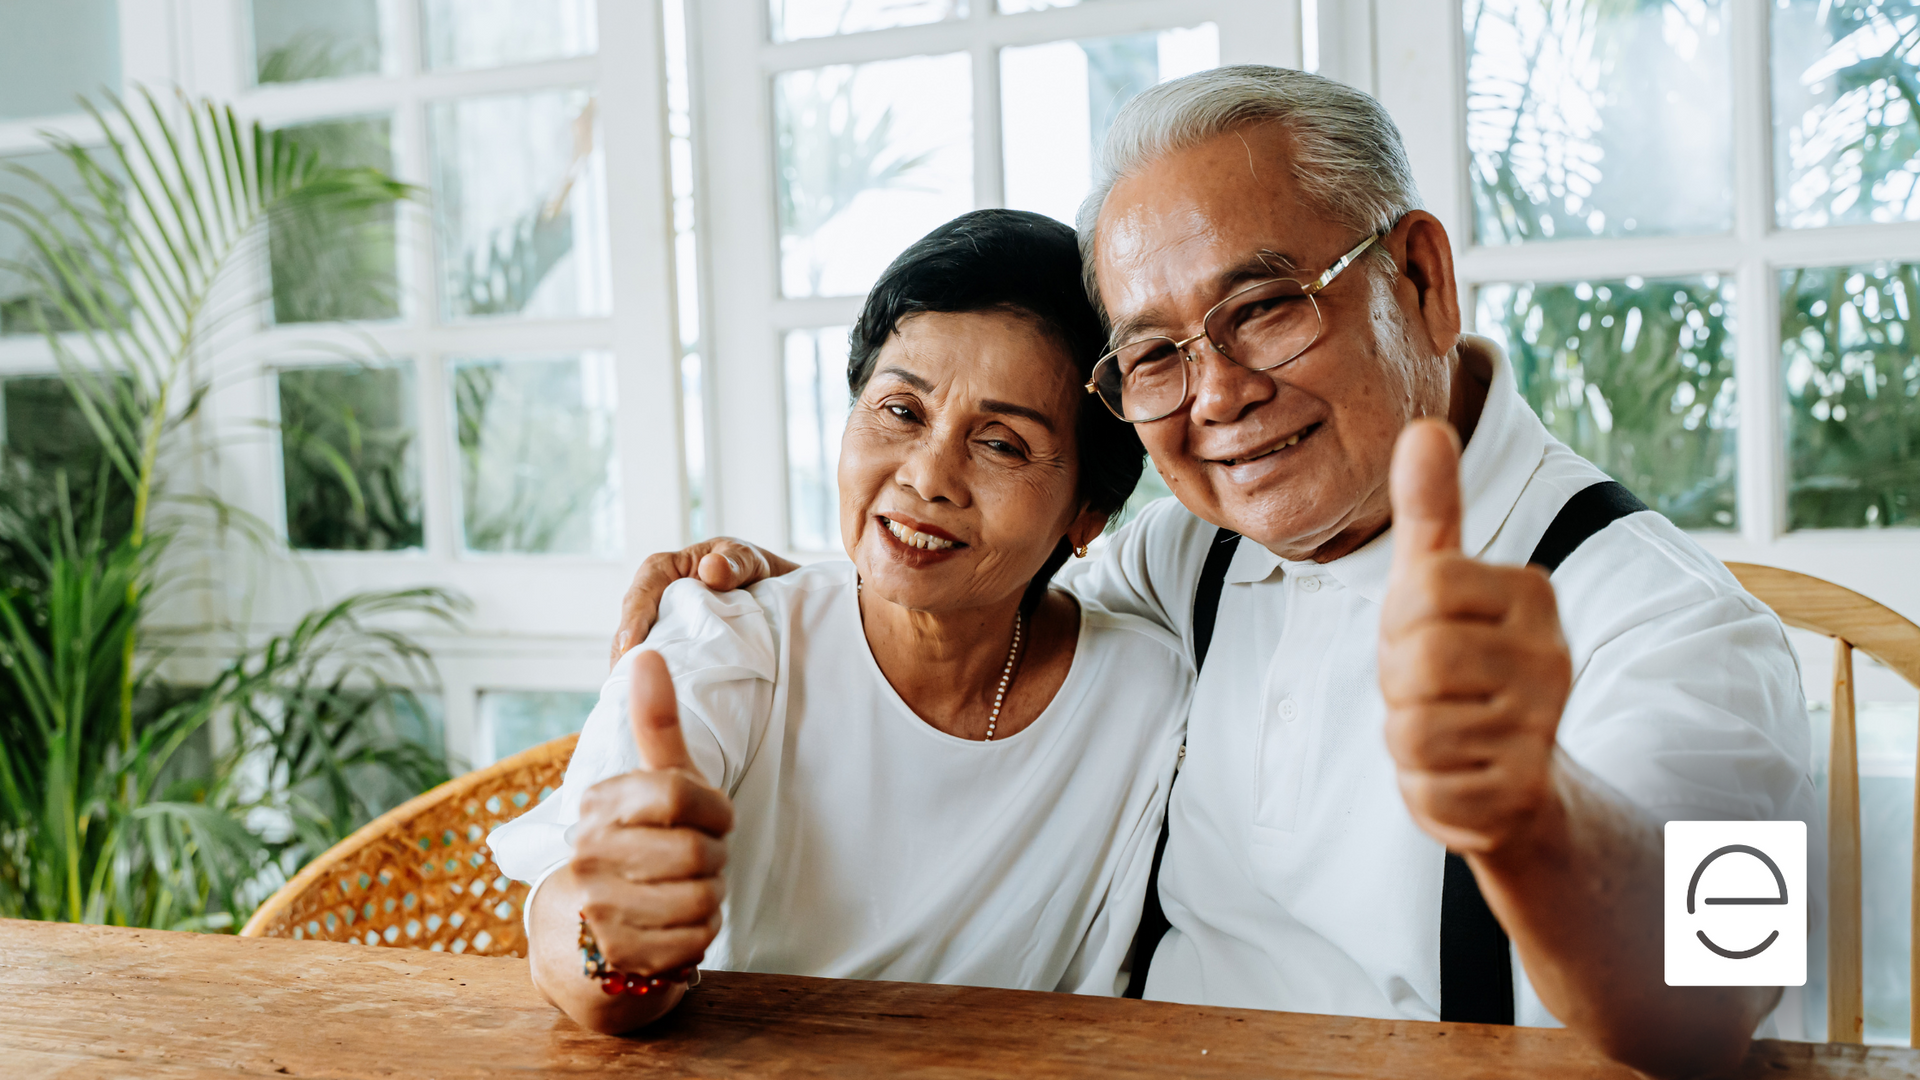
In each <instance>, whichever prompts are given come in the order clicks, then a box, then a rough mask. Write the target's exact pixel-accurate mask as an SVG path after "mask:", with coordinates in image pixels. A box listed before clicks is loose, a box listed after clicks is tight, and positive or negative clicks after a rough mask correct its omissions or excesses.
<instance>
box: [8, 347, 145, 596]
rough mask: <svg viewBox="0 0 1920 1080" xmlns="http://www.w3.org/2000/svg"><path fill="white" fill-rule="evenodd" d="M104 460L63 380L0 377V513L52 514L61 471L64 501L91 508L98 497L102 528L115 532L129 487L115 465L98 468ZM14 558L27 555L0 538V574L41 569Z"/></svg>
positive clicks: (78, 509)
mask: <svg viewBox="0 0 1920 1080" xmlns="http://www.w3.org/2000/svg"><path fill="white" fill-rule="evenodd" d="M121 383H122V388H123V389H124V390H125V391H127V392H131V391H132V390H133V387H132V386H131V385H129V384H127V383H126V382H125V380H124V379H122V380H121ZM105 459H106V455H105V454H104V453H103V452H102V451H101V448H100V440H99V438H98V437H97V436H95V435H94V432H93V427H92V425H90V424H88V423H87V418H86V416H85V414H83V413H82V412H81V411H80V406H79V405H78V404H77V403H76V402H75V401H74V400H73V392H72V391H71V390H69V389H68V388H67V384H66V381H65V380H63V379H61V378H60V377H59V376H58V375H16V376H13V377H12V378H9V379H5V380H0V513H4V514H8V515H17V516H18V517H19V518H22V519H25V520H30V521H53V520H57V519H58V515H59V513H60V488H59V476H60V474H62V473H64V474H65V476H66V487H67V496H66V499H67V505H68V506H70V507H72V508H73V510H74V512H75V513H76V515H85V514H89V513H92V512H93V511H94V510H95V509H96V508H98V507H99V506H100V505H101V502H102V501H104V503H105V505H106V512H107V518H106V522H105V526H106V535H108V536H120V535H123V534H124V532H125V530H126V529H127V528H129V527H130V526H131V523H132V520H133V490H132V489H131V488H130V487H128V486H127V483H126V481H125V480H123V479H121V477H120V474H119V473H118V472H117V471H114V470H112V469H108V470H106V471H105V472H102V469H101V466H102V465H103V464H105ZM103 481H104V483H105V488H104V490H103V489H102V487H101V484H102V482H103ZM15 559H19V560H27V561H31V560H29V556H28V551H27V549H24V548H21V547H20V546H19V545H17V544H15V545H0V576H3V575H7V574H17V573H19V572H22V571H24V572H25V573H27V574H29V575H31V576H32V577H33V578H36V579H37V578H39V577H40V576H41V574H42V573H43V572H44V571H43V569H42V568H40V567H38V566H37V565H34V566H32V567H31V568H26V567H20V566H16V565H14V564H13V560H15ZM9 580H10V579H9Z"/></svg>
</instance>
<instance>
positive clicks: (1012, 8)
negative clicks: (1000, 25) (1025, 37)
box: [1000, 0, 1092, 15]
mask: <svg viewBox="0 0 1920 1080" xmlns="http://www.w3.org/2000/svg"><path fill="white" fill-rule="evenodd" d="M1091 2H1092V0H1000V14H1002V15H1022V14H1025V13H1026V12H1029V11H1045V10H1047V9H1048V8H1065V7H1079V6H1080V5H1081V4H1082V3H1091Z"/></svg>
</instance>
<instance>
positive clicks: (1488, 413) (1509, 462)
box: [1227, 337, 1547, 604]
mask: <svg viewBox="0 0 1920 1080" xmlns="http://www.w3.org/2000/svg"><path fill="white" fill-rule="evenodd" d="M1460 341H1461V348H1462V349H1465V350H1468V351H1471V352H1475V353H1478V354H1480V355H1481V356H1483V357H1485V358H1486V360H1487V361H1488V362H1489V364H1490V366H1491V367H1492V370H1493V381H1492V383H1491V385H1489V386H1488V388H1487V401H1486V404H1485V405H1484V406H1482V408H1481V410H1480V421H1479V423H1477V424H1475V425H1474V427H1473V438H1472V439H1471V440H1469V441H1468V442H1467V448H1466V451H1465V452H1464V453H1462V454H1461V455H1460V495H1461V500H1462V503H1463V505H1464V506H1465V507H1466V510H1465V513H1464V514H1463V515H1462V518H1461V522H1460V547H1461V550H1462V551H1465V552H1466V553H1467V554H1469V555H1474V556H1478V555H1480V554H1481V553H1482V552H1484V551H1485V550H1486V549H1487V545H1488V544H1491V543H1492V542H1493V538H1494V535H1495V534H1496V533H1498V532H1499V531H1500V526H1502V525H1504V524H1505V523H1506V520H1507V517H1508V515H1510V514H1511V513H1513V508H1514V506H1515V504H1517V503H1518V502H1519V501H1520V492H1521V491H1522V490H1524V489H1525V488H1526V486H1527V481H1528V480H1529V479H1531V478H1532V476H1533V474H1534V471H1535V470H1536V469H1537V468H1538V467H1539V465H1540V456H1541V455H1542V454H1544V453H1545V452H1546V449H1547V429H1546V428H1545V427H1544V426H1543V425H1542V424H1541V423H1540V418H1539V417H1537V416H1535V415H1534V414H1533V410H1532V409H1531V408H1529V407H1528V406H1527V403H1526V401H1525V400H1524V399H1522V398H1521V397H1520V390H1519V387H1518V385H1517V383H1516V381H1515V378H1514V374H1513V367H1512V365H1511V364H1509V363H1508V361H1507V356H1506V353H1505V352H1503V351H1502V350H1501V349H1500V348H1499V346H1497V345H1495V344H1494V343H1493V342H1491V341H1488V340H1486V339H1485V338H1479V337H1463V338H1461V339H1460ZM1240 548H1241V550H1240V551H1239V552H1237V553H1236V554H1235V558H1234V560H1233V565H1232V566H1231V567H1230V568H1229V569H1228V573H1227V580H1228V581H1230V582H1233V581H1259V580H1263V579H1264V578H1266V577H1267V576H1268V575H1270V574H1271V573H1272V572H1273V570H1274V569H1276V568H1280V567H1286V568H1287V571H1288V572H1289V573H1296V572H1298V573H1306V572H1309V571H1310V570H1311V569H1312V568H1313V566H1314V564H1311V563H1297V564H1288V563H1287V561H1286V560H1284V559H1281V558H1280V557H1279V556H1277V555H1274V554H1273V553H1272V552H1270V551H1268V550H1267V549H1265V548H1263V547H1261V546H1260V545H1258V544H1242V545H1240ZM1249 549H1251V550H1252V551H1254V552H1258V553H1259V554H1260V555H1264V556H1266V557H1267V558H1266V559H1265V560H1262V559H1259V558H1257V557H1250V556H1249ZM1243 566H1244V567H1245V571H1246V573H1240V571H1241V570H1242V567H1243ZM1392 566H1393V530H1392V529H1391V528H1389V529H1388V530H1387V531H1386V532H1384V533H1381V534H1380V535H1379V536H1376V537H1374V538H1373V539H1372V540H1371V541H1369V542H1368V543H1367V544H1366V545H1365V546H1364V547H1362V548H1360V550H1358V551H1355V552H1353V553H1352V554H1349V555H1344V556H1342V557H1340V558H1338V559H1335V560H1334V561H1332V562H1330V563H1326V564H1323V565H1321V566H1320V567H1319V569H1321V570H1323V571H1325V572H1326V573H1328V574H1331V575H1333V577H1334V578H1336V579H1337V580H1338V581H1339V582H1340V583H1341V584H1342V585H1344V586H1346V587H1347V588H1349V589H1352V590H1353V591H1354V592H1357V593H1359V594H1360V595H1361V596H1364V597H1366V598H1367V599H1368V600H1371V601H1372V602H1374V603H1376V604H1378V603H1380V602H1381V601H1382V600H1384V599H1385V598H1386V595H1387V572H1388V570H1390V569H1391V568H1392ZM1261 567H1264V568H1265V569H1264V571H1262V572H1260V573H1259V574H1257V575H1255V576H1251V577H1249V576H1246V574H1251V573H1253V571H1255V570H1258V569H1260V568H1261ZM1295 567H1297V568H1298V569H1297V570H1296V569H1294V568H1295Z"/></svg>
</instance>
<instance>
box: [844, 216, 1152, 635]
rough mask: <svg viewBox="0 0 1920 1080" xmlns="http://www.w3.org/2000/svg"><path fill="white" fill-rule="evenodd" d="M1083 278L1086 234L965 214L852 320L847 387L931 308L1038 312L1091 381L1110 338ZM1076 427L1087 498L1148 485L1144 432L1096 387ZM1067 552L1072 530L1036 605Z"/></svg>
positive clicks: (1039, 583)
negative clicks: (907, 323) (903, 324)
mask: <svg viewBox="0 0 1920 1080" xmlns="http://www.w3.org/2000/svg"><path fill="white" fill-rule="evenodd" d="M1081 282H1082V279H1081V275H1080V246H1079V241H1078V240H1077V239H1076V237H1075V236H1074V232H1073V230H1072V229H1070V228H1068V227H1067V226H1065V225H1062V224H1061V223H1060V222H1058V221H1055V220H1053V219H1052V218H1050V217H1047V216H1045V215H1043V214H1033V213H1028V212H1027V211H1024V210H975V211H973V212H972V213H970V214H962V215H960V216H959V217H957V218H954V219H953V220H952V221H949V222H947V223H946V224H945V225H942V226H940V227H939V228H937V229H935V230H933V231H932V232H930V233H928V234H927V235H926V236H924V237H922V238H921V239H920V240H919V241H918V242H916V243H915V244H914V245H913V246H912V247H910V248H908V249H907V250H905V251H903V252H901V253H900V257H899V258H897V259H895V260H893V265H891V266H889V267H887V270H886V273H884V274H881V275H880V280H879V282H878V283H876V284H875V285H874V287H873V291H872V292H869V293H868V294H867V302H866V306H865V307H863V308H861V310H860V319H859V321H858V322H855V323H854V324H853V335H852V337H853V340H852V343H851V347H850V349H849V350H848V356H847V386H848V388H849V389H851V390H852V391H853V396H854V397H855V398H858V397H859V396H860V394H861V393H862V392H863V391H865V390H866V388H867V380H869V379H871V378H872V377H873V368H874V364H875V363H876V362H877V361H878V360H879V358H880V348H881V346H883V345H885V344H886V343H887V339H888V338H890V337H892V336H893V333H894V331H895V330H896V329H897V328H898V327H899V325H900V320H901V319H904V318H906V317H907V316H909V315H917V314H919V313H920V312H923V311H943V312H949V313H963V312H970V311H1012V312H1017V313H1019V314H1022V315H1026V316H1029V317H1031V318H1032V319H1033V320H1034V321H1035V322H1037V323H1038V324H1039V325H1040V326H1041V328H1042V329H1044V330H1045V331H1046V332H1047V333H1048V334H1050V335H1052V336H1053V338H1054V339H1055V340H1056V341H1058V342H1059V343H1060V344H1061V345H1063V346H1065V347H1066V350H1067V356H1068V357H1069V358H1070V359H1071V360H1072V362H1073V367H1074V370H1075V371H1076V372H1078V373H1079V376H1080V377H1079V378H1078V379H1077V380H1075V381H1076V382H1078V383H1084V382H1086V381H1087V380H1088V379H1090V378H1092V377H1093V365H1094V362H1095V361H1097V360H1099V359H1100V355H1101V353H1102V352H1104V351H1105V350H1106V343H1107V335H1106V329H1105V327H1103V326H1102V325H1101V322H1100V315H1099V313H1098V312H1096V311H1095V310H1094V309H1093V304H1092V303H1091V302H1089V301H1088V299H1087V293H1086V289H1085V287H1084V286H1083V285H1082V283H1081ZM1036 359H1037V358H1036ZM1074 433H1075V436H1076V440H1077V442H1078V444H1079V451H1080V454H1079V457H1080V488H1079V495H1080V497H1081V498H1082V499H1085V500H1086V502H1087V505H1088V506H1089V507H1091V508H1093V509H1094V510H1096V511H1101V512H1105V513H1109V514H1111V513H1114V512H1116V511H1118V510H1119V509H1120V508H1121V507H1122V506H1124V505H1126V501H1127V496H1129V495H1131V494H1132V493H1133V488H1134V485H1135V484H1137V483H1139V482H1140V470H1141V467H1142V465H1143V463H1144V461H1145V457H1146V451H1145V450H1144V449H1143V448H1142V447H1141V445H1140V437H1139V436H1138V435H1136V434H1135V433H1134V430H1133V426H1132V425H1131V424H1127V423H1124V422H1122V421H1121V420H1119V419H1117V418H1116V417H1115V416H1114V415H1113V414H1112V413H1110V412H1108V411H1107V409H1106V406H1104V405H1102V404H1100V401H1099V399H1098V398H1097V397H1095V396H1094V395H1092V394H1087V395H1084V396H1082V397H1081V399H1080V416H1079V419H1078V421H1077V423H1076V424H1075V432H1074ZM1068 554H1069V550H1068V544H1067V542H1066V539H1065V538H1064V537H1063V538H1061V541H1060V545H1059V547H1058V548H1057V549H1056V550H1055V551H1054V553H1053V554H1052V555H1051V556H1049V557H1048V559H1047V562H1046V565H1045V566H1043V567H1041V569H1040V573H1039V574H1038V575H1036V576H1035V578H1034V581H1033V584H1032V585H1031V586H1029V587H1028V590H1027V598H1026V603H1027V605H1028V606H1029V607H1030V606H1031V605H1033V604H1036V603H1038V602H1039V600H1040V598H1041V597H1042V596H1043V595H1045V593H1046V587H1047V582H1048V581H1049V580H1050V579H1051V578H1052V577H1053V575H1054V572H1055V571H1057V570H1059V569H1060V567H1061V566H1062V565H1063V564H1064V563H1065V562H1066V561H1067V556H1068Z"/></svg>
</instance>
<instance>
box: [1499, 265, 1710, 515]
mask: <svg viewBox="0 0 1920 1080" xmlns="http://www.w3.org/2000/svg"><path fill="white" fill-rule="evenodd" d="M1732 307H1733V286H1732V283H1730V282H1727V281H1724V280H1721V279H1719V278H1716V277H1705V278H1682V279H1677V280H1653V281H1646V280H1642V279H1640V278H1627V279H1624V280H1619V281H1593V282H1588V281H1578V282H1551V283H1549V282H1532V283H1528V284H1522V285H1485V286H1482V287H1481V290H1480V310H1479V316H1480V318H1479V327H1480V330H1481V332H1483V333H1489V334H1493V335H1494V336H1496V337H1501V338H1504V339H1505V344H1506V347H1507V354H1508V357H1509V358H1510V359H1511V361H1512V363H1513V372H1514V377H1515V379H1516V381H1517V382H1518V384H1519V389H1520V393H1521V396H1523V397H1525V398H1526V399H1527V403H1528V404H1529V405H1532V406H1533V409H1534V411H1535V412H1537V413H1539V414H1540V419H1541V420H1542V421H1544V422H1545V423H1546V425H1547V430H1548V431H1550V432H1552V433H1553V435H1554V437H1555V438H1557V439H1559V440H1561V441H1562V442H1564V443H1566V444H1567V445H1568V446H1571V447H1572V448H1573V449H1574V450H1575V451H1577V452H1578V453H1579V454H1580V455H1581V456H1582V457H1585V458H1586V459H1587V460H1589V461H1592V462H1593V463H1595V464H1596V465H1599V466H1600V467H1601V468H1603V469H1605V470H1606V471H1607V473H1608V474H1609V475H1611V476H1613V477H1614V478H1615V479H1617V480H1619V481H1620V482H1621V483H1623V484H1625V485H1627V487H1628V488H1630V489H1631V490H1632V491H1633V492H1634V493H1635V494H1637V495H1639V496H1640V497H1641V498H1642V499H1644V500H1645V501H1646V503H1647V505H1649V506H1651V507H1653V508H1654V509H1656V510H1658V511H1660V512H1661V513H1663V514H1665V515H1667V517H1669V518H1671V519H1673V521H1674V522H1675V523H1676V524H1678V525H1680V526H1681V527H1682V528H1688V529H1728V528H1732V527H1733V526H1734V523H1735V510H1734V473H1735V469H1734V454H1735V449H1736V448H1735V445H1734V444H1735V438H1734V419H1735V410H1734V343H1733V333H1732V324H1733V312H1732Z"/></svg>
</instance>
